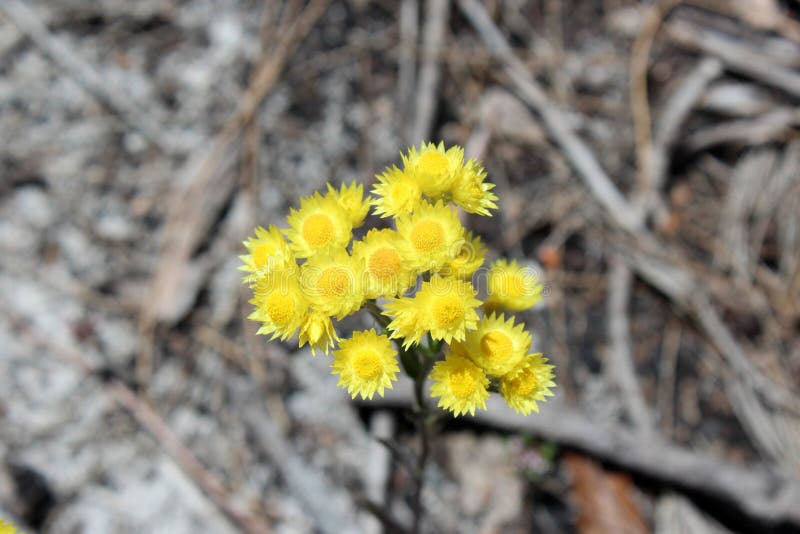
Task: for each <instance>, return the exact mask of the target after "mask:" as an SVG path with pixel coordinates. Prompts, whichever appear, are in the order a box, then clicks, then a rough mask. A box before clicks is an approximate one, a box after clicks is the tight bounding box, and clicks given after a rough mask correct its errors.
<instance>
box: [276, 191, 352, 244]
mask: <svg viewBox="0 0 800 534" xmlns="http://www.w3.org/2000/svg"><path fill="white" fill-rule="evenodd" d="M286 220H287V222H288V223H289V226H290V228H289V229H287V230H284V233H285V234H286V237H287V238H288V239H289V242H290V243H291V247H292V250H293V251H294V253H295V255H296V256H297V257H298V258H308V257H311V256H313V255H314V254H316V253H318V252H321V251H325V250H327V249H330V248H338V247H345V246H347V243H348V242H349V241H350V237H351V236H352V230H353V225H352V224H351V222H350V218H349V217H348V215H347V213H346V212H345V210H344V208H342V207H341V206H340V205H339V202H338V200H337V199H336V198H333V197H331V196H328V197H323V196H321V195H320V194H319V193H314V195H312V196H310V197H305V198H302V199H300V209H299V210H296V209H294V208H292V209H291V210H290V212H289V216H288V217H287V219H286Z"/></svg>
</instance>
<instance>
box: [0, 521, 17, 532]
mask: <svg viewBox="0 0 800 534" xmlns="http://www.w3.org/2000/svg"><path fill="white" fill-rule="evenodd" d="M0 534H17V529H16V527H15V526H14V525H13V524H11V522H10V521H6V520H5V519H2V518H0Z"/></svg>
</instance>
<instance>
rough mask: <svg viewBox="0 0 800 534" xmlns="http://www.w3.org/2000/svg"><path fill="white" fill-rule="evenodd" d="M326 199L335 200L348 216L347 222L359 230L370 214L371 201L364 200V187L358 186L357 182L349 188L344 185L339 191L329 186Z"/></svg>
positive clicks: (352, 183)
mask: <svg viewBox="0 0 800 534" xmlns="http://www.w3.org/2000/svg"><path fill="white" fill-rule="evenodd" d="M325 197H330V198H332V199H334V200H335V201H336V202H337V203H338V204H339V206H340V207H341V208H342V209H343V210H344V212H345V213H346V214H347V220H348V221H350V224H351V225H352V227H353V228H358V227H359V226H361V225H362V224H364V219H365V218H366V217H367V213H369V201H368V200H366V199H365V198H364V186H363V185H361V184H358V185H356V182H355V180H354V181H352V182H350V185H349V186H346V185H345V184H342V185H341V187H340V188H339V189H338V190H337V189H336V188H335V187H333V186H332V185H331V184H328V192H327V193H326V194H325Z"/></svg>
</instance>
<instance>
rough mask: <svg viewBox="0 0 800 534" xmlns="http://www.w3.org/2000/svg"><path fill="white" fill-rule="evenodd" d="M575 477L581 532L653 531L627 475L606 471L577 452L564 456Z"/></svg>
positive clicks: (625, 533)
mask: <svg viewBox="0 0 800 534" xmlns="http://www.w3.org/2000/svg"><path fill="white" fill-rule="evenodd" d="M564 463H565V464H566V466H567V470H568V471H569V473H570V475H571V476H572V483H573V484H572V490H573V491H572V499H573V501H574V504H575V507H576V508H577V509H578V524H577V530H578V532H579V533H581V534H607V533H609V532H613V533H615V534H645V533H647V532H650V529H649V528H648V526H647V523H646V522H645V520H644V517H643V515H642V512H641V510H639V506H638V504H637V503H636V498H635V493H634V485H633V482H631V479H630V477H629V476H628V475H626V474H623V473H612V472H608V471H605V470H604V469H603V468H602V467H600V466H599V465H598V464H596V463H595V462H593V461H592V460H589V459H588V458H585V457H583V456H581V455H579V454H576V453H569V454H567V455H566V456H565V457H564Z"/></svg>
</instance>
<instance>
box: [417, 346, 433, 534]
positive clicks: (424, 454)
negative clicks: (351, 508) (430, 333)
mask: <svg viewBox="0 0 800 534" xmlns="http://www.w3.org/2000/svg"><path fill="white" fill-rule="evenodd" d="M429 341H432V340H430V339H429ZM431 349H432V346H431V345H429V346H428V347H424V346H422V345H420V346H418V350H416V351H415V353H416V356H417V361H418V362H419V371H418V373H417V375H416V376H415V377H414V399H415V401H416V410H414V412H415V415H416V418H417V425H418V427H419V429H420V438H421V442H422V443H421V446H420V454H419V458H418V460H417V469H416V473H415V479H416V480H415V482H416V487H415V488H414V498H413V501H412V510H413V512H414V523H413V525H412V529H411V532H412V533H413V534H419V533H420V532H422V516H423V512H424V510H423V506H422V493H423V489H424V487H425V469H426V467H427V465H428V458H429V457H430V452H431V441H432V439H433V431H434V426H435V418H433V417H431V412H430V409H429V407H428V403H427V401H426V400H425V380H426V379H427V378H428V374H429V373H430V371H431V368H432V367H433V364H434V363H435V361H436V356H437V354H436V353H432V351H431Z"/></svg>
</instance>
